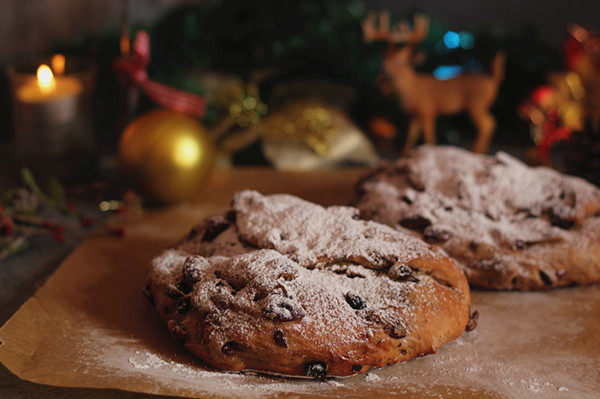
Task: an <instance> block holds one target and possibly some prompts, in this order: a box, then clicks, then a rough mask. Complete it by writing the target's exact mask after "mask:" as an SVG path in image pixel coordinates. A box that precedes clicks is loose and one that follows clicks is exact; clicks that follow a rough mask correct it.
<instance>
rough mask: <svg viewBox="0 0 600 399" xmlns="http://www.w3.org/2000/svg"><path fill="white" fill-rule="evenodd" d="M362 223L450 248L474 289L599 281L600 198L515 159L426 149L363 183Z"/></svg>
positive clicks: (584, 186) (579, 183) (585, 186)
mask: <svg viewBox="0 0 600 399" xmlns="http://www.w3.org/2000/svg"><path fill="white" fill-rule="evenodd" d="M357 194H358V199H357V201H356V206H357V207H358V208H359V209H360V211H361V217H362V218H364V219H368V220H374V221H377V222H380V223H384V224H386V225H389V226H391V227H393V228H395V229H397V230H399V231H403V232H406V233H408V234H412V235H414V236H417V237H421V238H423V239H424V240H426V241H427V242H429V243H431V244H435V245H438V246H440V247H441V248H443V249H444V250H445V251H446V252H447V253H448V254H449V255H450V256H452V257H453V258H454V259H455V260H456V261H457V263H458V264H459V265H460V266H461V268H462V269H463V271H464V272H465V274H466V276H467V278H468V280H469V282H470V283H471V284H472V285H474V286H478V287H483V288H487V289H514V290H533V289H549V288H553V287H559V286H569V285H585V284H591V283H596V282H598V281H600V216H599V215H598V212H599V211H600V189H598V188H597V187H595V186H593V185H591V184H589V183H587V182H585V181H584V180H582V179H579V178H575V177H571V176H566V175H562V174H560V173H558V172H556V171H553V170H550V169H548V168H530V167H527V166H526V165H524V164H523V163H521V162H520V161H518V160H516V159H514V158H513V157H511V156H509V155H507V154H504V153H498V154H496V155H495V156H485V155H476V154H472V153H470V152H468V151H465V150H461V149H458V148H455V147H443V146H439V147H430V146H422V147H419V148H417V149H415V150H413V151H412V152H411V153H410V154H409V155H408V156H406V157H404V158H401V159H400V160H398V161H397V162H396V163H395V164H392V165H389V166H387V167H383V168H380V169H379V170H378V171H376V172H375V173H372V174H370V175H369V176H368V177H366V178H364V179H361V181H360V182H359V183H358V186H357Z"/></svg>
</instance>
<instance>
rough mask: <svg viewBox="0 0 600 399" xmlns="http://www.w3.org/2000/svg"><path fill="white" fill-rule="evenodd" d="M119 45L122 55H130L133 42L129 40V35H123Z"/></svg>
mask: <svg viewBox="0 0 600 399" xmlns="http://www.w3.org/2000/svg"><path fill="white" fill-rule="evenodd" d="M119 47H120V49H121V55H122V56H123V57H128V56H129V51H130V47H131V43H130V41H129V35H128V34H126V33H124V34H122V35H121V39H120V40H119Z"/></svg>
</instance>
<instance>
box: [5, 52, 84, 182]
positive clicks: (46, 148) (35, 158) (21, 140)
mask: <svg viewBox="0 0 600 399" xmlns="http://www.w3.org/2000/svg"><path fill="white" fill-rule="evenodd" d="M75 61H77V60H69V62H70V63H69V64H67V60H66V59H65V57H64V56H63V55H61V54H56V55H54V56H53V57H51V59H50V60H49V62H48V63H43V64H40V63H37V65H35V66H34V65H31V64H30V63H29V64H24V65H22V66H21V67H10V68H9V70H8V72H9V74H8V75H9V82H10V85H11V91H12V94H13V96H12V99H13V122H14V123H13V125H14V140H15V145H16V150H17V154H18V156H19V157H20V158H21V159H22V160H23V161H24V162H25V163H27V164H29V165H32V164H34V163H40V164H41V165H42V166H43V165H50V164H57V163H59V162H62V163H64V164H65V166H64V167H61V168H60V169H61V170H59V171H57V172H56V174H57V175H64V174H72V173H75V172H76V171H77V168H78V166H77V163H76V162H74V161H72V160H71V159H68V157H67V156H66V155H67V154H71V155H72V154H75V155H76V156H77V157H79V158H84V159H87V158H90V157H89V156H86V155H85V154H89V153H90V152H92V151H93V148H94V146H93V136H92V130H93V129H92V97H91V89H92V86H93V80H94V75H95V68H93V66H92V65H91V64H89V63H87V64H86V63H83V62H79V63H76V62H75ZM32 67H33V68H32ZM34 68H37V71H36V69H34ZM32 72H36V73H35V74H34V73H32ZM79 169H81V168H79ZM63 171H64V172H63Z"/></svg>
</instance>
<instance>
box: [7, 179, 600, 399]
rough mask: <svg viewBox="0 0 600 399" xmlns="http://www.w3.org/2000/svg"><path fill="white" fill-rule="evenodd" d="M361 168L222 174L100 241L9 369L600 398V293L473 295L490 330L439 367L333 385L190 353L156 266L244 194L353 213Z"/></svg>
mask: <svg viewBox="0 0 600 399" xmlns="http://www.w3.org/2000/svg"><path fill="white" fill-rule="evenodd" d="M361 173H362V171H360V170H342V171H332V172H318V173H304V174H291V173H287V174H281V173H277V172H273V171H270V170H261V169H245V170H239V169H238V170H236V169H234V170H232V171H228V172H227V171H221V172H218V173H217V174H216V176H215V179H214V181H213V183H212V184H211V186H210V187H209V188H207V190H205V191H204V193H203V194H202V195H200V196H199V198H198V199H197V201H195V202H194V203H193V205H184V206H178V207H175V208H171V209H168V210H163V211H154V212H148V213H146V214H145V216H144V217H143V218H142V219H139V220H132V221H131V222H130V223H129V225H128V227H127V235H126V236H125V237H124V238H122V239H119V238H114V237H107V236H102V235H94V236H92V237H91V238H89V239H87V240H86V241H85V242H84V243H83V244H82V245H81V246H80V247H79V248H78V249H77V250H75V251H74V252H73V253H72V254H71V255H70V256H69V257H68V259H67V260H66V261H65V262H64V263H63V264H62V265H61V267H60V268H59V269H58V270H57V271H56V272H55V273H54V275H53V276H52V277H51V278H50V279H49V280H48V281H47V283H46V284H45V285H44V286H43V287H42V288H41V289H40V290H39V291H38V292H37V293H36V295H35V296H34V297H33V298H31V299H30V300H28V301H27V302H26V303H25V304H24V305H23V306H22V307H21V309H20V310H19V311H18V312H17V313H16V314H15V315H14V316H13V317H12V318H11V319H10V320H9V321H8V322H7V323H6V325H4V327H2V329H1V330H0V341H2V345H1V346H0V361H1V362H2V363H4V365H5V366H6V367H7V368H8V369H10V370H11V371H12V372H13V373H15V374H16V375H17V376H19V377H20V378H23V379H26V380H29V381H33V382H37V383H42V384H49V385H57V386H69V387H92V388H117V389H123V390H129V391H137V392H146V393H156V394H164V395H180V396H191V397H206V396H209V397H221V396H239V397H259V396H260V397H265V396H275V395H284V396H293V397H302V396H310V397H315V396H321V397H331V396H334V395H346V396H348V397H365V396H372V397H381V396H387V395H394V396H399V397H403V396H411V397H431V396H434V397H435V396H444V397H478V398H481V397H484V398H487V397H489V398H496V397H518V398H523V397H559V398H560V397H565V398H566V397H569V398H573V397H577V398H582V397H590V398H592V397H596V398H597V397H598V396H599V395H600V371H599V370H600V287H598V286H596V287H587V288H569V289H561V290H555V291H551V292H543V293H495V292H474V293H473V303H474V308H475V309H478V310H479V312H480V314H481V317H480V323H479V326H478V328H477V329H476V330H475V331H473V332H471V333H465V334H464V335H463V336H462V337H461V338H460V339H458V340H457V341H454V342H451V343H449V344H447V345H444V346H443V347H442V348H440V349H439V350H438V353H437V354H435V355H430V356H426V357H423V358H420V359H415V360H412V361H409V362H407V363H404V364H399V365H395V366H391V367H387V368H384V369H381V370H377V371H373V372H370V373H369V374H367V375H360V376H354V377H349V378H346V379H336V380H328V381H322V382H320V381H306V380H289V379H284V378H274V377H268V376H259V375H252V374H250V375H242V374H226V373H220V372H216V371H212V370H210V369H208V368H206V367H204V366H202V365H201V364H200V363H199V362H198V361H196V360H194V358H193V357H192V356H190V355H188V354H187V353H186V352H185V351H184V350H182V349H180V348H179V346H178V345H177V343H176V342H175V341H174V340H173V339H171V337H170V336H169V334H168V333H167V330H166V328H165V327H164V326H163V325H162V323H161V322H160V320H159V319H158V317H157V316H156V315H155V313H154V309H153V308H152V307H151V306H150V305H149V304H148V303H147V302H146V300H145V299H144V298H143V297H142V295H141V293H140V289H141V287H142V285H143V283H144V277H145V270H146V265H147V262H148V260H149V259H150V258H152V257H153V256H154V255H156V254H157V253H159V252H160V251H161V250H162V248H163V247H164V246H166V245H168V244H170V243H171V242H172V241H173V240H175V239H177V238H178V237H179V236H180V235H182V234H184V232H185V231H187V229H188V228H189V227H191V226H192V225H193V224H194V223H195V222H196V221H197V220H199V219H200V218H202V217H203V216H205V215H207V214H211V213H214V212H217V211H220V210H222V209H224V208H225V207H226V206H227V204H228V201H229V198H230V196H231V193H232V192H233V191H235V190H236V189H242V188H256V189H259V190H261V191H263V192H265V193H273V192H290V193H294V194H297V195H300V196H302V197H304V198H307V199H309V200H313V201H316V202H320V203H322V204H324V205H329V204H333V203H348V202H349V199H350V198H351V196H352V191H351V188H352V185H353V183H354V181H355V180H356V178H357V176H359V175H360V174H361Z"/></svg>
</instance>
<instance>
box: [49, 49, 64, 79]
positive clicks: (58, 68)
mask: <svg viewBox="0 0 600 399" xmlns="http://www.w3.org/2000/svg"><path fill="white" fill-rule="evenodd" d="M50 64H51V65H52V70H53V71H54V73H55V74H56V76H61V75H64V74H65V56H64V55H62V54H54V55H53V56H52V59H51V60H50Z"/></svg>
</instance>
